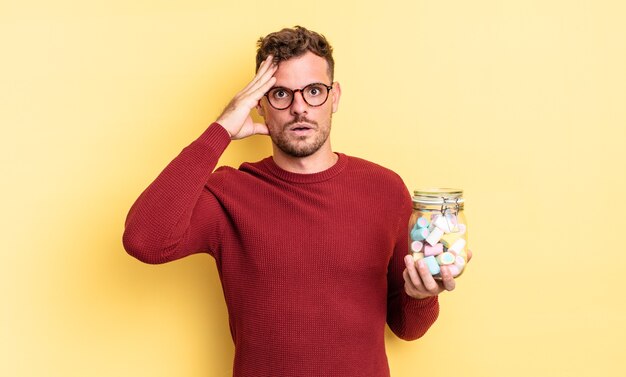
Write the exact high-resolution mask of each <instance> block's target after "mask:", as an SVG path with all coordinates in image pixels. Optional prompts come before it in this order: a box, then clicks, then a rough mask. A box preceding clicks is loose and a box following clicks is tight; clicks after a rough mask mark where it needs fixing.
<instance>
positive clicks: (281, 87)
mask: <svg viewBox="0 0 626 377" xmlns="http://www.w3.org/2000/svg"><path fill="white" fill-rule="evenodd" d="M315 84H320V85H326V86H330V85H328V84H324V83H323V82H319V81H315V82H312V83H310V84H306V85H305V86H303V87H302V88H296V89H292V88H289V87H286V86H282V85H276V86H272V87H271V88H269V90H272V89H289V90H291V91H294V90H302V89H304V88H306V87H307V86H310V85H315Z"/></svg>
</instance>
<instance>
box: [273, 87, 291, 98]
mask: <svg viewBox="0 0 626 377" xmlns="http://www.w3.org/2000/svg"><path fill="white" fill-rule="evenodd" d="M271 94H272V97H274V98H276V99H285V98H289V96H290V93H289V92H288V91H287V90H286V89H284V88H276V89H274V90H272V93H271Z"/></svg>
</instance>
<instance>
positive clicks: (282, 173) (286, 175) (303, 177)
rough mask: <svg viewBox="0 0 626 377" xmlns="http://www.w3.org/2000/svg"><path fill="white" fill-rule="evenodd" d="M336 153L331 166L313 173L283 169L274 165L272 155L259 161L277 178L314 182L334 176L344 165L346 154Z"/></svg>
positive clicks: (346, 159) (288, 180) (293, 181)
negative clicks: (335, 160) (335, 159)
mask: <svg viewBox="0 0 626 377" xmlns="http://www.w3.org/2000/svg"><path fill="white" fill-rule="evenodd" d="M336 154H337V156H338V157H339V158H338V159H337V162H335V164H334V165H333V166H331V167H330V168H328V169H326V170H323V171H321V172H318V173H313V174H301V173H292V172H289V171H287V170H284V169H282V168H281V167H279V166H278V165H276V163H275V162H274V159H273V158H272V157H267V158H265V159H263V161H261V162H262V163H263V166H264V167H265V168H266V169H267V170H269V172H270V173H272V174H273V175H275V176H276V177H277V178H279V179H281V180H283V181H287V182H292V183H315V182H322V181H326V180H328V179H331V178H334V177H336V176H337V175H338V174H339V173H341V172H342V171H343V169H344V168H345V167H346V164H347V162H348V158H347V156H346V155H345V154H343V153H336Z"/></svg>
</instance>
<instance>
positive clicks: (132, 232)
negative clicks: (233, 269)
mask: <svg viewBox="0 0 626 377" xmlns="http://www.w3.org/2000/svg"><path fill="white" fill-rule="evenodd" d="M229 143H230V137H229V136H228V133H227V132H226V130H225V129H224V128H223V127H222V126H220V125H219V124H217V123H213V124H212V125H211V126H209V127H208V128H207V129H206V130H205V131H204V132H203V133H202V135H200V137H198V139H196V140H195V141H193V142H192V143H191V144H190V145H188V146H187V147H185V148H184V149H183V150H182V151H181V153H180V154H179V155H178V156H177V157H176V158H174V160H172V161H171V162H170V163H169V164H168V165H167V166H166V167H165V169H164V170H163V171H162V172H161V173H160V174H159V176H158V177H157V178H156V179H155V180H154V181H153V182H152V183H151V184H150V185H149V186H148V187H147V188H146V189H145V190H144V191H143V192H142V193H141V195H140V196H139V198H138V199H137V200H136V201H135V203H134V204H133V205H132V207H131V209H130V211H129V213H128V215H127V217H126V223H125V229H124V235H123V237H122V242H123V244H124V248H125V249H126V251H127V252H128V253H129V254H130V255H132V256H134V257H135V258H137V259H139V260H141V261H143V262H146V263H152V264H158V263H165V262H169V261H172V260H175V259H179V258H182V257H184V256H187V255H190V254H193V253H197V252H200V251H207V252H211V250H209V245H211V240H215V239H218V238H219V229H220V218H221V217H222V216H220V212H221V211H222V210H221V206H220V204H219V203H218V202H217V200H216V199H215V197H213V196H212V195H210V194H209V193H207V191H206V190H204V186H205V184H206V183H207V180H208V179H209V176H210V175H211V174H212V172H213V169H214V168H215V166H216V165H217V162H218V160H219V158H220V156H221V155H222V153H223V152H224V150H225V149H226V147H227V146H228V144H229Z"/></svg>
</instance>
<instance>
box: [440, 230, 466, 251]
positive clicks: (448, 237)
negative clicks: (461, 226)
mask: <svg viewBox="0 0 626 377" xmlns="http://www.w3.org/2000/svg"><path fill="white" fill-rule="evenodd" d="M461 237H463V233H461V232H456V233H446V234H444V235H443V236H441V240H440V241H439V242H441V243H442V244H443V246H445V247H446V249H447V248H449V247H450V246H452V244H454V243H455V242H456V240H458V239H459V238H461Z"/></svg>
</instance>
